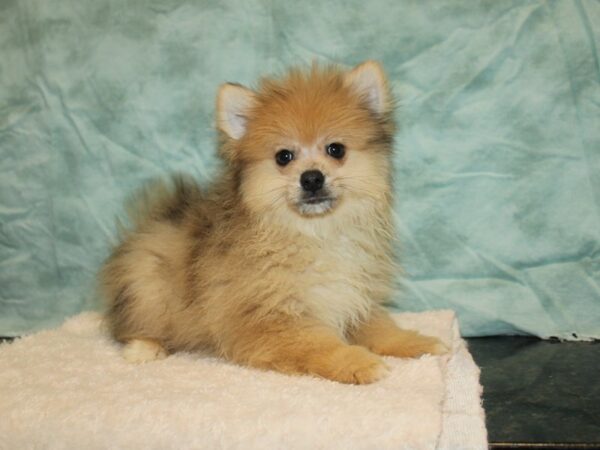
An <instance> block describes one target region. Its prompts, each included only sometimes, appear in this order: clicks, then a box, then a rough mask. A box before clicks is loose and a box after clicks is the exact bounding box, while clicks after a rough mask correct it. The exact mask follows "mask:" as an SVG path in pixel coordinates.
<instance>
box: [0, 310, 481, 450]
mask: <svg viewBox="0 0 600 450" xmlns="http://www.w3.org/2000/svg"><path fill="white" fill-rule="evenodd" d="M394 317H395V319H396V320H397V322H398V323H399V324H400V325H402V326H404V327H405V328H412V329H416V330H419V331H422V332H423V333H426V334H430V335H434V336H438V337H440V338H441V339H442V340H443V341H444V342H445V343H446V344H448V345H449V346H450V348H451V349H452V350H451V352H450V354H449V355H447V356H442V357H439V356H438V357H434V356H429V355H425V356H423V357H421V358H419V359H398V358H386V361H387V362H388V363H389V365H390V367H391V369H392V370H391V373H390V375H389V376H388V377H387V378H385V379H384V380H382V381H379V382H377V383H374V384H372V385H367V386H354V385H343V384H339V383H335V382H332V381H328V380H322V379H317V378H313V377H310V376H286V375H282V374H279V373H275V372H263V371H259V370H254V369H249V368H245V367H239V366H236V365H233V364H229V363H227V362H224V361H222V360H218V359H215V358H209V357H205V356H200V355H195V354H175V355H172V356H170V357H169V358H167V359H165V360H162V361H155V362H151V363H146V364H142V365H131V364H129V363H127V362H126V361H124V360H123V359H122V358H121V356H120V354H119V346H118V345H117V344H116V343H114V342H113V341H112V340H111V339H110V338H109V337H108V336H107V334H106V332H105V330H104V328H103V326H102V319H101V316H100V315H99V314H98V313H83V314H80V315H78V316H75V317H73V318H71V319H69V320H68V321H67V322H66V323H65V324H64V325H63V326H62V327H60V328H58V329H56V330H49V331H43V332H40V333H37V334H34V335H31V336H27V337H25V338H22V339H19V340H17V341H15V342H13V343H10V344H3V345H0V411H1V415H0V448H3V449H4V448H7V449H8V448H11V449H12V448H19V449H26V448H56V449H59V448H73V449H74V448H85V449H108V448H110V449H116V448H123V449H138V448H139V449H171V448H173V449H185V448H203V449H213V448H219V449H283V448H285V449H335V448H340V449H388V448H389V449H392V448H393V449H403V448H406V449H435V448H444V449H485V448H487V443H486V430H485V420H484V413H483V409H482V407H481V401H480V395H481V387H480V385H479V369H478V368H477V366H476V365H475V363H474V362H473V359H472V358H471V356H470V355H469V353H468V351H467V349H466V346H465V344H464V341H462V339H461V338H460V335H459V331H458V325H457V321H456V319H455V317H454V314H453V313H452V312H449V311H433V312H427V313H418V314H417V313H404V314H397V315H395V316H394Z"/></svg>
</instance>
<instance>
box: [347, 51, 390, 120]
mask: <svg viewBox="0 0 600 450" xmlns="http://www.w3.org/2000/svg"><path fill="white" fill-rule="evenodd" d="M345 81H346V84H347V85H348V86H349V87H350V88H351V89H352V90H354V91H355V92H356V93H357V94H358V95H360V96H361V97H363V98H364V100H365V102H366V103H367V105H368V106H369V108H370V109H371V110H372V111H373V112H375V113H377V114H385V113H387V112H389V111H390V110H391V102H390V95H389V90H388V89H389V88H388V84H387V79H386V76H385V72H384V71H383V67H381V64H379V63H378V62H377V61H372V60H369V61H365V62H363V63H361V64H359V65H358V66H356V67H355V68H354V69H352V70H351V71H350V72H348V73H347V74H346V77H345Z"/></svg>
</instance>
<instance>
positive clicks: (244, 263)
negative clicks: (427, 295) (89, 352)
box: [101, 61, 446, 383]
mask: <svg viewBox="0 0 600 450" xmlns="http://www.w3.org/2000/svg"><path fill="white" fill-rule="evenodd" d="M217 110H218V127H219V130H220V131H221V132H222V137H223V142H222V145H221V147H220V152H221V156H222V158H223V160H224V162H225V169H224V173H223V174H222V177H221V178H220V180H219V181H218V183H216V184H215V185H214V186H213V188H212V189H210V190H208V191H202V190H200V189H199V188H198V187H197V186H196V185H195V184H194V183H192V182H189V181H184V180H181V179H178V180H175V182H174V183H173V184H174V185H173V186H171V187H168V186H162V187H158V188H156V187H155V189H154V191H153V192H151V193H150V194H145V195H144V196H143V198H142V199H141V200H140V201H138V204H137V211H136V212H135V213H134V214H133V215H132V219H133V222H134V227H133V230H132V231H129V232H126V233H125V234H124V236H123V239H122V242H121V244H120V245H119V246H118V247H117V248H116V249H115V250H114V252H113V254H112V255H111V257H110V258H109V259H108V261H107V262H106V264H105V266H104V268H103V271H102V276H101V286H102V288H103V291H104V295H105V296H106V298H107V299H108V303H109V311H108V315H107V317H108V320H109V323H110V326H111V330H112V333H113V335H114V336H115V338H116V339H117V340H119V341H121V342H123V343H125V347H124V355H125V357H126V358H127V359H128V360H130V361H134V362H141V361H147V360H152V359H156V358H161V357H164V356H166V355H167V353H169V352H174V351H179V350H185V351H188V350H191V351H193V350H203V351H210V352H212V353H214V354H216V355H220V356H223V357H225V358H227V359H230V360H232V361H235V362H237V363H239V364H246V365H249V366H253V367H257V368H261V369H273V370H278V371H281V372H285V373H294V374H301V373H307V374H314V375H318V376H321V377H325V378H329V379H331V380H336V381H340V382H342V383H370V382H373V381H376V380H377V379H379V378H381V377H382V376H383V375H384V374H385V372H386V366H385V364H384V363H383V361H382V359H381V358H380V357H379V356H378V355H392V356H399V357H414V356H419V355H422V354H424V353H432V354H439V353H442V352H444V351H445V350H446V348H445V347H444V346H443V344H441V343H440V342H439V341H438V340H437V339H435V338H431V337H426V336H422V335H420V334H418V333H416V332H413V331H406V330H401V329H399V328H397V327H396V325H395V324H394V323H393V322H392V320H391V319H390V317H389V316H388V314H387V312H386V311H385V309H384V308H383V306H382V305H383V304H384V302H386V301H388V300H389V298H390V294H391V292H392V278H393V276H394V274H395V272H396V267H395V265H394V262H393V257H392V237H393V234H394V230H393V226H392V219H391V176H392V174H391V150H392V137H393V133H394V124H393V119H392V102H391V99H390V94H389V91H388V87H387V83H386V79H385V75H384V73H383V71H382V69H381V67H380V65H379V64H378V63H376V62H372V61H367V62H365V63H363V64H361V65H359V66H357V67H356V68H354V69H353V70H351V71H349V72H344V71H342V70H340V69H337V68H332V67H329V68H320V67H318V66H313V68H312V69H311V70H308V71H299V70H292V71H290V72H289V73H288V74H287V75H286V76H285V77H283V78H282V79H265V80H263V81H262V82H261V83H260V86H259V88H258V89H257V90H256V91H252V90H249V89H247V88H245V87H242V86H239V85H235V84H225V85H223V86H222V87H221V88H220V90H219V94H218V101H217Z"/></svg>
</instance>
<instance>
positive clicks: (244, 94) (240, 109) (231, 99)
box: [217, 83, 256, 140]
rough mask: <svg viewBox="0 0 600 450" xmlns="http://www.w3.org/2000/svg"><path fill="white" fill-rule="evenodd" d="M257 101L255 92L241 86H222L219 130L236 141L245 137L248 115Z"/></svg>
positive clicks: (231, 84)
mask: <svg viewBox="0 0 600 450" xmlns="http://www.w3.org/2000/svg"><path fill="white" fill-rule="evenodd" d="M255 101H256V96H255V94H254V92H253V91H251V90H250V89H248V88H246V87H244V86H242V85H240V84H234V83H226V84H223V85H221V87H220V88H219V93H218V95H217V126H218V128H219V130H221V131H223V132H224V133H225V134H227V136H229V137H230V138H231V139H235V140H238V139H240V138H241V137H242V136H244V134H245V133H246V126H247V124H248V115H249V113H250V111H251V109H252V107H253V106H254V104H255Z"/></svg>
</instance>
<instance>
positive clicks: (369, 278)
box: [305, 235, 379, 336]
mask: <svg viewBox="0 0 600 450" xmlns="http://www.w3.org/2000/svg"><path fill="white" fill-rule="evenodd" d="M378 270H379V268H378V258H377V252H376V249H374V248H369V246H365V245H364V244H363V245H361V244H359V243H358V242H357V241H355V240H353V239H352V237H351V236H345V235H342V236H339V237H337V238H336V239H335V240H334V241H329V242H327V246H324V247H323V248H322V249H321V250H320V251H319V252H318V253H317V256H316V258H315V260H314V262H313V264H311V266H310V267H309V268H308V270H307V273H306V275H307V279H306V281H307V286H306V287H307V289H306V290H305V293H306V300H305V301H306V302H307V304H308V305H309V307H310V309H311V311H312V313H313V314H314V315H315V316H317V317H318V318H319V320H322V321H323V322H325V323H326V324H327V325H329V326H331V327H333V328H335V329H336V330H337V331H338V333H339V334H340V335H341V336H343V335H344V333H345V331H346V328H347V327H348V326H349V325H352V324H356V323H357V322H359V321H360V320H361V319H364V318H365V317H367V316H368V315H369V313H370V311H371V308H372V306H373V299H371V298H370V296H369V292H370V291H371V289H372V284H373V283H375V282H376V279H375V278H376V277H375V276H374V275H376V274H377V272H378Z"/></svg>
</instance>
